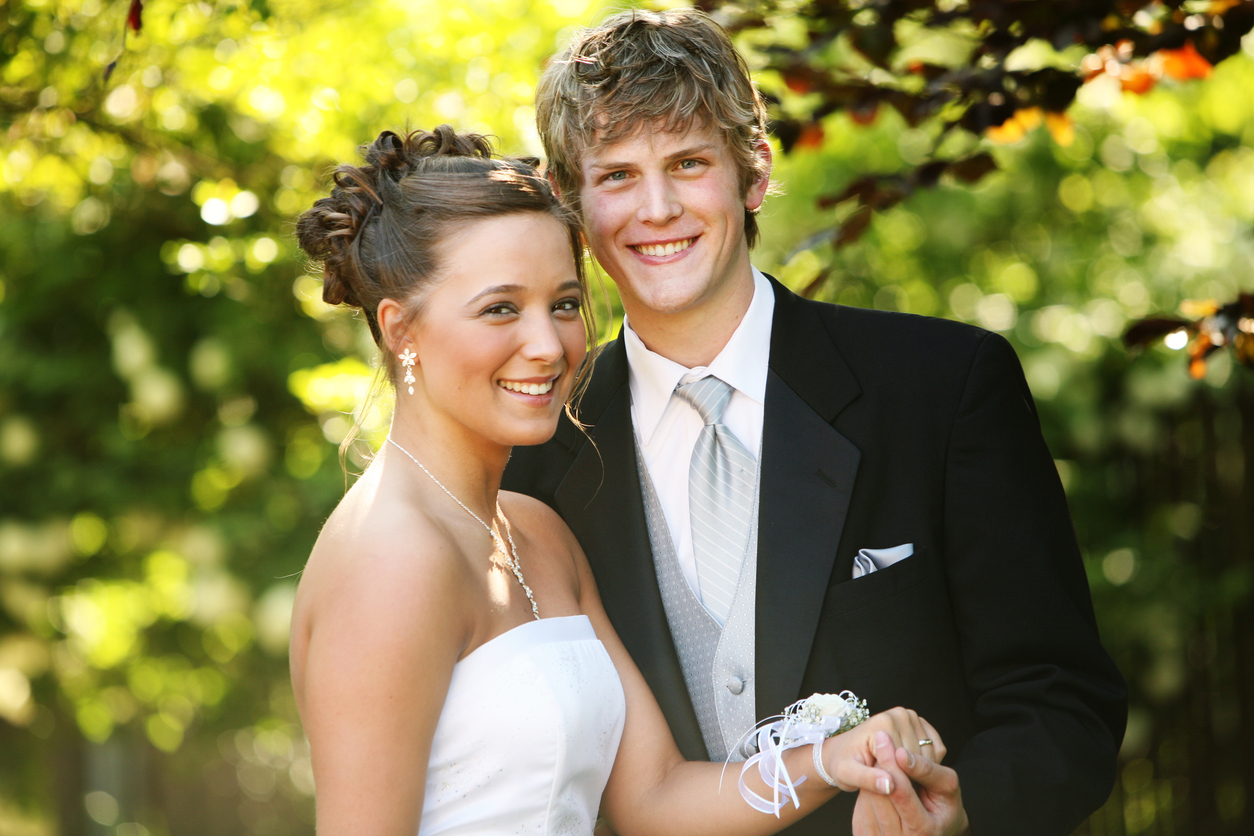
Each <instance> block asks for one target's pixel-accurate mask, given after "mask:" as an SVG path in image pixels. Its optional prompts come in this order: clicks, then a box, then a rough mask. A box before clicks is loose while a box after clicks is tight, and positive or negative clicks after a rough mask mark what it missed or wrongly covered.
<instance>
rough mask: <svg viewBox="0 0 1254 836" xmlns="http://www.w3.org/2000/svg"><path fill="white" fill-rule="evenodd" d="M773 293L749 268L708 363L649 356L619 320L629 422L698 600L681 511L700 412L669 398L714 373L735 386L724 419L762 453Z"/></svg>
mask: <svg viewBox="0 0 1254 836" xmlns="http://www.w3.org/2000/svg"><path fill="white" fill-rule="evenodd" d="M774 313H775V294H774V292H773V291H772V289H771V283H770V282H769V281H767V279H766V277H765V276H764V275H762V273H761V272H759V271H758V269H757V268H756V267H755V268H753V300H752V301H751V302H750V303H749V309H748V310H747V311H746V312H745V316H744V318H743V319H742V320H741V321H740V324H739V325H738V326H736V331H735V333H733V334H732V336H731V339H729V340H728V341H727V345H725V346H723V350H722V351H720V352H719V354H718V356H717V357H715V358H714V360H713V362H711V363H710V365H708V366H698V367H697V368H695V369H689V368H685V367H684V366H681V365H679V364H678V363H676V362H674V361H672V360H668V359H667V358H665V357H663V356H662V355H660V354H655V353H654V352H652V351H650V350H649V349H648V348H646V347H645V345H644V343H643V342H642V341H641V340H640V338H639V337H638V336H636V332H635V331H633V330H632V329H631V323H630V322H624V323H623V325H624V327H623V334H624V341H625V343H626V348H627V365H628V368H629V369H630V371H629V374H628V384H629V386H630V388H631V423H632V426H633V427H634V428H635V433H636V443H637V444H639V445H640V451H641V455H642V456H643V458H644V464H645V467H646V468H648V471H649V478H650V479H652V480H653V487H654V489H655V490H656V491H657V497H658V501H659V502H660V503H661V505H662V512H663V513H664V514H665V515H666V525H667V527H668V528H669V529H670V532H671V537H672V538H673V539H674V541H675V555H676V557H677V558H678V559H679V565H680V567H681V568H682V569H683V572H684V578H685V579H686V580H687V581H688V585H689V586H690V587H692V591H693V593H694V594H695V595H696V596H697V600H701V584H700V582H699V581H698V580H697V558H696V555H695V554H694V553H693V550H692V525H691V524H690V522H689V511H688V467H689V462H690V461H691V460H692V450H693V448H694V447H695V446H696V444H697V436H698V435H699V434H700V432H701V429H702V427H704V426H705V425H704V423H703V422H702V421H701V416H700V414H698V413H697V411H696V410H695V409H693V408H692V407H691V406H689V405H688V404H687V403H685V402H684V401H682V400H680V399H679V398H674V397H672V394H673V393H674V391H675V387H676V386H678V385H679V384H680V383H689V382H691V381H693V380H700V379H701V378H703V377H706V376H707V375H714V376H715V377H717V378H718V379H719V380H722V381H724V382H726V383H729V384H731V386H732V387H733V389H734V390H735V391H733V392H732V396H731V399H730V400H729V401H728V403H727V410H726V411H725V412H724V413H723V423H724V424H726V425H727V427H728V428H729V429H731V431H732V432H733V433H734V434H735V436H736V438H738V439H739V440H740V443H741V444H743V445H744V446H745V447H746V448H747V449H748V450H749V452H750V453H752V454H753V457H754V458H755V459H756V458H759V456H760V454H761V452H762V411H763V408H764V404H765V403H766V372H767V361H768V359H769V356H768V355H769V354H770V345H771V319H772V317H773V316H774Z"/></svg>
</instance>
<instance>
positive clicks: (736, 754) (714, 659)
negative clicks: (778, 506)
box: [636, 446, 762, 761]
mask: <svg viewBox="0 0 1254 836" xmlns="http://www.w3.org/2000/svg"><path fill="white" fill-rule="evenodd" d="M636 464H637V467H638V469H639V471H640V490H641V493H642V495H643V498H644V514H645V519H646V521H647V522H648V525H649V543H650V545H651V546H652V547H653V567H654V569H655V570H656V572H657V582H658V587H659V588H660V589H661V592H662V605H663V606H664V607H665V609H666V621H667V623H668V625H669V626H670V631H671V638H672V639H673V640H674V642H675V650H676V651H678V653H679V663H680V666H681V667H682V668H683V672H684V682H685V684H686V685H687V686H688V695H689V697H691V698H692V707H693V708H694V709H695V710H696V714H697V722H698V724H700V726H701V736H702V737H703V738H704V739H705V748H706V749H707V750H708V751H709V754H710V760H712V761H722V760H726V759H727V756H728V754H729V753H730V754H731V759H732V760H736V761H739V760H744V755H743V754H742V753H741V752H740V751H738V750H736V743H737V741H738V740H740V738H741V736H742V735H744V733H745V732H747V731H748V730H749V729H750V728H752V727H753V724H754V723H755V722H756V721H757V717H756V713H757V711H756V709H755V692H756V688H755V687H754V683H755V680H754V670H753V660H754V655H753V653H754V620H755V617H756V613H755V608H754V599H755V596H756V594H757V577H758V572H757V568H758V488H759V486H760V485H761V483H762V479H761V464H760V463H759V466H758V475H757V478H756V480H755V486H754V497H753V525H752V527H751V528H750V531H749V542H748V546H747V548H746V550H745V559H744V563H743V564H742V565H741V567H740V579H739V582H738V584H737V586H736V595H735V597H734V598H733V600H732V608H731V614H730V615H729V616H728V618H727V623H726V624H724V625H723V626H722V627H720V626H719V624H718V622H717V621H716V620H715V619H714V617H713V616H711V615H710V614H709V612H707V611H706V609H705V607H703V606H702V605H701V602H700V601H698V600H697V596H696V595H694V594H693V592H692V587H690V586H689V585H688V581H687V579H685V578H684V573H683V569H681V568H680V565H679V559H678V558H677V557H676V555H675V540H674V538H673V537H671V532H670V528H669V527H668V526H667V524H666V514H665V512H663V510H662V505H661V503H660V502H659V501H658V498H657V491H656V490H655V489H654V487H653V480H652V479H651V478H650V477H649V471H648V468H647V467H645V463H644V458H643V457H642V456H641V454H640V450H639V446H637V448H636ZM733 750H736V751H733Z"/></svg>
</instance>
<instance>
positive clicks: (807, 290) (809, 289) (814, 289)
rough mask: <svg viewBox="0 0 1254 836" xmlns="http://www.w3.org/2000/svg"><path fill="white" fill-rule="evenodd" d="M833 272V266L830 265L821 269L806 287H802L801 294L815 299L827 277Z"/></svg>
mask: <svg viewBox="0 0 1254 836" xmlns="http://www.w3.org/2000/svg"><path fill="white" fill-rule="evenodd" d="M831 272H832V268H830V267H828V268H826V269H824V270H820V271H819V274H818V275H817V276H815V277H814V278H813V279H812V280H811V281H810V283H809V284H807V285H806V286H805V287H804V288H802V290H801V295H802V296H804V297H805V298H807V299H813V298H814V294H815V293H818V290H819V288H820V287H822V286H823V283H824V282H826V281H827V277H828V276H829V275H831Z"/></svg>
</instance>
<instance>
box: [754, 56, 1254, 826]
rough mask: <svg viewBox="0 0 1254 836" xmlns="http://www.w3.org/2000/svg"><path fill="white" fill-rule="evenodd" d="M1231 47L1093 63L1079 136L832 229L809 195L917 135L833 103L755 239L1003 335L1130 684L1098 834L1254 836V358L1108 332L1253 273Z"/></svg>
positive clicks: (1036, 137)
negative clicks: (1144, 77) (1160, 67)
mask: <svg viewBox="0 0 1254 836" xmlns="http://www.w3.org/2000/svg"><path fill="white" fill-rule="evenodd" d="M742 37H745V38H747V39H750V40H751V39H752V38H753V37H755V35H754V34H753V33H748V32H746V33H745V34H744V35H743V36H742ZM1244 44H1245V45H1244V48H1243V50H1242V52H1241V53H1240V54H1238V55H1235V56H1233V57H1232V58H1230V59H1229V60H1227V61H1224V62H1223V63H1222V64H1220V65H1218V66H1217V67H1215V68H1214V71H1213V72H1212V73H1211V74H1210V75H1209V77H1208V78H1207V79H1205V80H1204V81H1188V82H1175V81H1173V80H1171V79H1165V80H1163V82H1162V83H1160V84H1157V85H1155V87H1154V88H1153V90H1151V91H1148V92H1146V93H1145V94H1143V95H1138V94H1136V93H1134V92H1131V91H1126V90H1125V89H1124V85H1123V84H1122V83H1121V79H1120V78H1119V77H1117V76H1115V75H1111V74H1103V75H1102V76H1099V77H1096V78H1094V79H1093V80H1092V81H1090V82H1089V83H1087V84H1085V85H1083V86H1082V87H1080V88H1079V90H1078V93H1077V98H1076V102H1075V103H1074V104H1073V105H1072V107H1071V108H1070V109H1069V110H1068V118H1069V120H1070V127H1069V129H1068V130H1069V133H1070V141H1069V142H1067V143H1065V144H1064V143H1062V142H1059V141H1057V140H1056V139H1055V138H1054V137H1053V136H1052V135H1051V134H1050V133H1049V131H1048V129H1047V128H1046V126H1045V125H1043V124H1042V125H1041V126H1040V127H1039V128H1036V129H1029V130H1025V131H1023V132H1021V133H1020V135H1019V136H1018V138H1017V139H1015V140H1014V141H1012V142H1006V143H1004V144H996V143H990V144H988V145H986V146H983V151H982V152H983V153H988V154H989V155H990V157H991V158H992V160H993V162H994V163H995V164H996V169H994V170H991V171H990V173H989V174H988V176H986V177H983V178H981V179H980V180H979V181H978V182H977V183H975V184H970V185H968V184H966V183H965V182H963V181H961V180H957V179H955V180H952V181H949V180H946V181H941V182H940V183H939V184H938V185H937V187H936V188H932V189H926V190H919V191H915V192H914V193H912V194H911V195H909V196H908V197H906V198H903V200H901V201H900V202H899V203H897V204H896V205H895V206H893V207H892V208H888V209H885V210H883V211H880V212H877V214H876V215H875V217H874V220H873V221H871V222H870V223H869V224H868V225H867V226H866V228H865V230H864V234H863V235H862V236H861V237H858V238H856V239H852V240H849V241H847V242H844V243H843V244H840V245H838V244H837V243H836V242H835V241H833V239H832V237H831V235H830V230H831V228H832V224H833V215H834V214H836V212H838V211H839V210H835V211H833V210H830V209H829V210H826V211H825V210H823V209H816V205H817V203H818V201H819V200H820V199H821V198H822V196H824V195H828V194H832V193H837V192H839V191H840V189H842V188H843V187H844V186H845V185H846V184H848V183H850V182H852V181H855V180H857V179H858V178H859V177H862V176H864V175H865V174H866V173H868V172H874V173H881V174H888V175H891V174H892V173H893V172H898V171H902V170H906V169H909V168H910V167H911V166H914V165H918V164H920V163H921V162H923V161H925V160H926V159H927V155H928V154H929V153H931V149H932V147H933V143H932V134H931V133H930V131H931V130H932V129H931V128H930V127H929V126H927V125H919V126H913V125H911V124H910V123H909V122H908V121H907V120H906V119H905V118H904V117H902V116H901V115H900V114H899V113H897V112H896V111H895V110H892V109H888V110H884V111H882V112H881V113H880V114H879V117H878V118H877V119H876V120H875V121H874V122H872V123H869V124H863V121H862V120H860V119H859V117H858V116H857V115H856V114H853V113H849V112H845V111H837V112H834V113H831V114H829V115H828V116H826V117H824V118H823V119H822V121H821V124H822V128H823V131H822V138H821V140H820V141H818V142H816V143H815V144H813V145H809V146H804V145H802V146H794V149H793V151H792V152H791V153H789V154H784V155H779V156H777V157H776V169H775V175H774V176H775V177H776V179H777V181H778V182H779V183H780V184H781V186H782V188H783V189H784V190H786V192H787V195H786V196H785V197H783V198H780V197H775V198H772V199H771V200H770V201H769V202H768V203H767V206H766V209H765V211H764V215H763V218H762V225H763V240H764V242H765V243H764V245H763V246H762V247H761V248H760V249H759V250H758V251H757V252H756V253H755V263H757V264H758V265H759V266H761V267H762V268H763V269H766V270H768V271H769V272H772V273H774V274H775V275H777V276H780V277H781V278H782V279H783V280H784V281H786V282H787V283H788V284H789V285H791V286H792V287H794V288H798V289H806V288H809V289H810V290H811V292H813V293H814V294H815V295H816V296H817V297H819V298H822V299H827V300H830V301H836V302H842V303H845V304H851V305H859V306H866V307H876V308H880V309H884V310H895V311H901V312H906V313H918V314H928V315H939V316H945V317H950V318H954V319H960V320H965V321H969V322H972V323H975V324H977V325H980V326H982V327H985V328H989V329H991V330H995V331H998V332H1000V333H1002V334H1004V335H1005V336H1007V337H1008V338H1009V339H1010V340H1011V341H1012V343H1014V345H1015V347H1016V350H1017V351H1018V352H1019V355H1020V357H1021V359H1022V360H1023V364H1024V369H1025V372H1026V375H1027V378H1028V381H1029V384H1030V385H1031V387H1032V390H1033V393H1034V395H1035V396H1036V400H1037V405H1038V409H1039V414H1040V417H1041V422H1042V426H1043V429H1044V431H1045V435H1046V438H1047V440H1048V442H1049V445H1050V448H1051V450H1053V451H1054V455H1055V456H1056V459H1057V464H1058V469H1059V473H1060V476H1061V477H1062V480H1063V483H1064V486H1065V487H1066V489H1067V493H1068V496H1069V498H1070V501H1071V507H1072V512H1073V515H1074V519H1075V524H1076V528H1077V534H1078V536H1079V539H1080V543H1081V547H1082V549H1083V551H1084V554H1085V560H1086V563H1087V565H1088V568H1089V575H1090V580H1091V584H1092V589H1093V594H1094V599H1095V603H1096V607H1097V611H1098V616H1099V619H1100V621H1101V628H1102V633H1103V637H1104V639H1105V642H1106V644H1107V647H1108V648H1109V649H1110V651H1111V652H1112V654H1113V655H1114V657H1115V659H1116V660H1117V662H1118V663H1119V665H1120V668H1121V669H1122V670H1123V672H1124V673H1125V675H1126V676H1127V677H1128V680H1129V684H1130V687H1131V695H1132V711H1131V717H1130V722H1129V727H1128V734H1127V739H1126V742H1125V745H1124V750H1123V754H1122V758H1123V768H1122V774H1121V779H1120V781H1119V782H1118V784H1117V786H1116V790H1115V794H1114V795H1113V796H1112V798H1111V800H1110V802H1109V803H1108V805H1107V806H1106V807H1105V808H1103V809H1102V810H1101V811H1100V812H1099V813H1098V814H1097V815H1096V816H1094V817H1093V819H1092V820H1091V821H1090V822H1089V824H1088V825H1087V826H1086V827H1085V829H1084V830H1083V831H1082V832H1084V833H1090V834H1094V835H1095V836H1096V834H1125V833H1126V834H1199V836H1200V834H1207V835H1208V836H1209V834H1234V836H1235V835H1236V834H1245V833H1249V832H1254V757H1251V753H1252V752H1254V646H1252V644H1254V643H1252V642H1251V636H1254V596H1252V588H1254V488H1252V480H1251V474H1254V372H1252V371H1251V370H1250V369H1248V368H1244V367H1242V366H1241V365H1239V364H1237V363H1236V362H1234V361H1235V357H1234V355H1233V354H1231V353H1228V352H1221V353H1215V354H1214V355H1213V356H1212V357H1211V360H1210V362H1209V364H1208V365H1207V366H1206V367H1204V368H1203V369H1202V372H1203V374H1202V376H1201V378H1200V379H1199V380H1193V379H1191V378H1190V376H1189V374H1188V371H1187V369H1188V366H1189V365H1190V364H1189V362H1188V357H1187V356H1186V355H1187V352H1186V351H1185V349H1186V346H1187V343H1188V337H1187V335H1186V334H1185V332H1183V331H1181V332H1178V337H1179V338H1173V339H1172V340H1171V341H1170V347H1168V346H1163V345H1154V346H1151V347H1147V348H1146V350H1145V351H1144V352H1143V353H1141V354H1140V355H1139V356H1131V355H1129V354H1128V352H1127V351H1125V349H1124V347H1123V345H1122V340H1121V335H1122V334H1123V333H1124V331H1125V330H1126V329H1127V327H1128V323H1129V322H1132V321H1135V320H1138V319H1140V318H1143V317H1146V316H1147V315H1149V314H1151V313H1152V312H1154V311H1168V312H1171V311H1175V310H1176V309H1177V308H1180V307H1181V306H1182V305H1183V306H1184V308H1183V310H1182V316H1181V318H1180V320H1179V322H1186V321H1191V320H1195V319H1197V318H1198V317H1200V316H1203V315H1204V314H1206V313H1207V311H1206V309H1203V308H1200V307H1199V306H1197V305H1188V304H1187V302H1188V300H1191V299H1199V300H1206V299H1215V300H1221V301H1223V300H1229V299H1236V298H1238V296H1239V295H1240V294H1241V292H1242V291H1244V292H1245V293H1247V294H1248V293H1249V292H1250V291H1251V290H1254V237H1252V236H1251V229H1252V228H1254V204H1252V203H1251V202H1250V199H1249V195H1250V193H1251V189H1254V106H1252V103H1251V102H1252V100H1251V97H1250V96H1249V93H1248V91H1249V90H1251V89H1254V57H1252V56H1254V41H1252V40H1251V38H1250V37H1247V38H1246V39H1245V41H1244ZM839 217H840V216H839V215H838V214H836V218H837V219H839ZM1245 316H1246V317H1248V314H1247V315H1245ZM1230 319H1231V321H1232V322H1233V323H1234V325H1235V324H1236V323H1240V322H1244V325H1243V326H1242V327H1244V328H1246V329H1248V328H1249V326H1250V324H1251V323H1250V319H1249V318H1245V319H1242V318H1241V317H1240V316H1234V317H1231V318H1230ZM1173 327H1178V324H1177V325H1176V326H1173ZM1242 333H1248V330H1247V331H1245V332H1242Z"/></svg>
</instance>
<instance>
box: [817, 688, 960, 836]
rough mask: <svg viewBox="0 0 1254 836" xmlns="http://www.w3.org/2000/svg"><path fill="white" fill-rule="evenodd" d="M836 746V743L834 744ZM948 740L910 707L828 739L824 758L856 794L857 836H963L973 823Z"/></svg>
mask: <svg viewBox="0 0 1254 836" xmlns="http://www.w3.org/2000/svg"><path fill="white" fill-rule="evenodd" d="M833 744H835V745H833ZM945 752H946V749H945V744H944V743H943V742H942V740H941V737H940V734H939V733H938V732H937V731H936V729H934V728H933V727H932V725H931V724H930V723H928V722H927V721H926V720H924V719H923V718H922V717H920V716H919V715H918V714H916V713H915V712H914V711H912V710H910V709H907V708H893V709H890V710H888V711H885V712H882V713H880V714H876V715H874V716H873V717H871V718H870V719H868V720H867V721H866V722H865V723H863V724H861V725H860V726H858V727H856V728H854V729H851V730H850V731H848V732H845V733H844V734H840V735H837V736H836V737H834V738H831V739H829V740H828V741H827V742H826V743H825V744H824V747H823V762H824V768H826V770H827V772H828V774H829V775H831V776H832V778H833V780H835V781H836V783H837V785H838V786H839V787H840V789H842V790H844V791H846V792H853V791H855V790H858V791H861V792H859V793H858V800H857V803H856V804H855V805H854V812H853V833H854V836H962V834H969V833H970V823H969V821H968V819H967V813H966V810H965V809H964V808H963V806H962V793H961V790H960V788H959V786H958V774H957V773H956V772H954V770H952V769H950V768H948V767H946V766H942V765H941V764H940V762H941V761H942V760H943V759H944V757H945Z"/></svg>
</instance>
